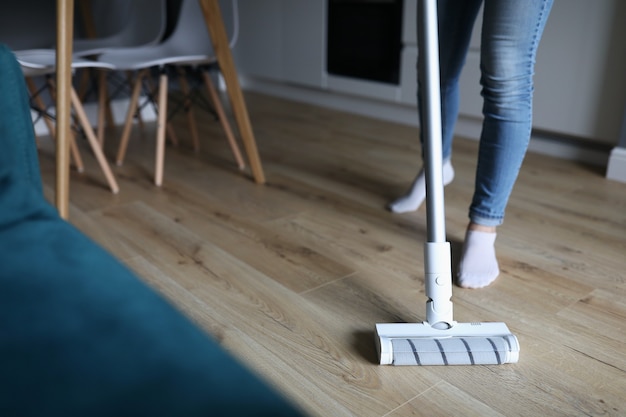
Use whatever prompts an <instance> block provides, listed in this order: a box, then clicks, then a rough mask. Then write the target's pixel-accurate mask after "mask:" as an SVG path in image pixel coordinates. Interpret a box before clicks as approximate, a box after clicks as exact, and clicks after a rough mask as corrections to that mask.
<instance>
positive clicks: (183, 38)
mask: <svg viewBox="0 0 626 417" xmlns="http://www.w3.org/2000/svg"><path fill="white" fill-rule="evenodd" d="M219 5H220V9H221V12H222V19H223V21H224V26H225V28H226V35H227V36H228V39H229V45H230V47H231V49H232V48H233V47H234V46H235V43H236V42H237V37H238V35H239V13H238V4H237V0H220V1H219ZM205 35H206V36H205ZM164 43H165V44H167V45H168V46H170V47H172V48H173V49H175V50H177V51H180V52H183V53H185V54H189V55H197V54H205V55H208V56H213V55H214V52H213V47H212V45H211V42H210V38H209V32H208V30H207V27H206V23H205V20H204V15H203V14H202V8H201V6H200V3H199V1H198V0H182V1H181V5H180V10H179V13H178V19H177V22H176V26H175V27H174V30H173V31H172V34H171V35H170V36H169V37H168V38H167V39H166V40H165V41H164Z"/></svg>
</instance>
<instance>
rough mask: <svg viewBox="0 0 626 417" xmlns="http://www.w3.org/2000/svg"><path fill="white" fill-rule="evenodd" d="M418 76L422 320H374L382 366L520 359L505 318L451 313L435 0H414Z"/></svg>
mask: <svg viewBox="0 0 626 417" xmlns="http://www.w3.org/2000/svg"><path fill="white" fill-rule="evenodd" d="M418 5H419V9H418V17H419V19H418V30H419V33H418V40H419V42H420V44H419V51H420V63H419V64H420V65H419V76H420V80H421V88H422V89H423V92H424V94H423V98H424V100H423V102H422V103H421V110H422V123H423V124H422V126H421V128H422V134H423V138H424V162H425V164H424V173H425V177H426V220H427V235H428V236H427V241H426V243H425V245H424V269H425V277H424V282H425V293H426V297H427V302H426V321H425V322H423V323H384V324H377V325H376V347H377V350H378V355H379V359H380V364H381V365H491V364H493V365H500V364H505V363H515V362H517V361H518V359H519V343H518V341H517V338H516V337H515V336H514V335H513V334H512V333H511V332H510V331H509V329H508V327H507V326H506V324H504V323H457V322H456V321H454V320H453V318H452V307H453V306H452V301H451V299H452V272H451V262H450V258H451V257H450V243H449V242H447V241H446V232H445V208H444V198H443V161H442V144H441V96H440V84H439V50H438V49H439V41H438V28H437V9H436V7H437V5H436V0H419V1H418Z"/></svg>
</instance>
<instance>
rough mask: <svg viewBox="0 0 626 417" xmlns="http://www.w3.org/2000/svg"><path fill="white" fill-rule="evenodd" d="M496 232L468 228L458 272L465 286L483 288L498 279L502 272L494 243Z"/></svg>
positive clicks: (460, 283) (460, 282) (460, 284)
mask: <svg viewBox="0 0 626 417" xmlns="http://www.w3.org/2000/svg"><path fill="white" fill-rule="evenodd" d="M495 241H496V233H489V232H481V231H478V230H468V231H467V233H466V234H465V243H463V252H462V254H461V261H460V262H459V270H458V272H457V278H458V284H459V286H460V287H463V288H483V287H486V286H487V285H489V284H491V283H492V282H493V281H495V280H496V278H497V277H498V274H499V273H500V268H499V267H498V260H497V259H496V249H495V246H494V243H495Z"/></svg>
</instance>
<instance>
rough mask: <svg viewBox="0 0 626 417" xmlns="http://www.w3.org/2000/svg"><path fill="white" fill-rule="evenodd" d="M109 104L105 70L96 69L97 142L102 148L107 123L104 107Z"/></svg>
mask: <svg viewBox="0 0 626 417" xmlns="http://www.w3.org/2000/svg"><path fill="white" fill-rule="evenodd" d="M107 106H110V102H109V89H108V87H107V72H106V71H105V70H99V71H98V126H97V128H98V130H97V137H98V143H99V144H100V147H101V148H104V128H105V125H107V126H111V125H108V124H107V122H106V120H105V119H106V108H107Z"/></svg>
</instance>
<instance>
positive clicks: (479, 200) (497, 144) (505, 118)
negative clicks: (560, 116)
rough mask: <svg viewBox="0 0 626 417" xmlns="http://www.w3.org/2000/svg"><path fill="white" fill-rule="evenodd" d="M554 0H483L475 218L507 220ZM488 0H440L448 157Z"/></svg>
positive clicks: (445, 152) (481, 221)
mask: <svg viewBox="0 0 626 417" xmlns="http://www.w3.org/2000/svg"><path fill="white" fill-rule="evenodd" d="M552 2H553V0H484V12H483V13H484V14H483V26H482V36H481V50H480V61H481V62H480V70H481V79H480V83H481V86H482V93H481V95H482V97H483V116H484V119H483V126H482V133H481V137H480V147H479V154H478V166H477V170H476V182H475V189H474V197H473V199H472V204H471V206H470V210H469V217H470V220H471V221H472V222H474V223H477V224H481V225H485V226H498V225H500V224H502V221H503V219H504V211H505V208H506V205H507V202H508V200H509V197H510V195H511V191H512V190H513V185H514V184H515V180H516V179H517V175H518V172H519V169H520V167H521V165H522V161H523V159H524V155H525V154H526V150H527V148H528V143H529V140H530V132H531V127H532V98H533V74H534V66H535V57H536V53H537V47H538V45H539V41H540V39H541V35H542V33H543V29H544V27H545V24H546V21H547V19H548V15H549V13H550V9H551V8H552ZM482 3H483V0H464V1H458V0H439V3H438V15H439V45H440V47H439V48H440V71H441V105H442V129H443V131H442V136H443V144H442V145H443V159H444V160H449V159H450V157H451V154H452V139H453V134H454V125H455V123H456V120H457V117H458V113H459V77H460V75H461V70H462V68H463V65H464V64H465V57H466V55H467V51H468V48H469V43H470V37H471V33H472V28H473V26H474V21H475V19H476V16H477V14H478V11H479V9H480V6H481V4H482ZM418 102H420V103H421V97H420V94H419V92H418ZM420 118H421V116H420Z"/></svg>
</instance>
